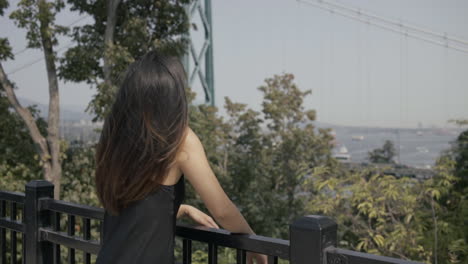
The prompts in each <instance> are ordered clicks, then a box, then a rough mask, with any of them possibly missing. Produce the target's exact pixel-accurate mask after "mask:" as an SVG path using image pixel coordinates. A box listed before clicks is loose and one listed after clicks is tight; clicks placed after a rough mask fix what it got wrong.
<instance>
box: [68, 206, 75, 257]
mask: <svg viewBox="0 0 468 264" xmlns="http://www.w3.org/2000/svg"><path fill="white" fill-rule="evenodd" d="M67 235H68V236H69V237H73V236H74V235H75V216H74V215H68V222H67ZM68 264H75V249H74V248H72V247H69V248H68Z"/></svg>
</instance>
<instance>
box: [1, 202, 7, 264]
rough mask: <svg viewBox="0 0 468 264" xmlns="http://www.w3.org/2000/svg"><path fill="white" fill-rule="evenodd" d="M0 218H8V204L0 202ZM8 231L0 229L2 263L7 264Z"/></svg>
mask: <svg viewBox="0 0 468 264" xmlns="http://www.w3.org/2000/svg"><path fill="white" fill-rule="evenodd" d="M0 217H1V218H5V217H6V202H5V201H0ZM6 251H7V250H6V230H5V228H3V227H0V263H1V264H4V263H5V264H6V261H7V260H6Z"/></svg>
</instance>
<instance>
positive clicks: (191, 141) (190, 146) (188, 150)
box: [177, 127, 203, 163]
mask: <svg viewBox="0 0 468 264" xmlns="http://www.w3.org/2000/svg"><path fill="white" fill-rule="evenodd" d="M187 129H188V131H187V135H186V136H185V139H184V141H183V142H182V146H181V148H180V152H179V154H178V156H177V161H178V163H180V162H184V161H187V160H188V159H189V158H190V154H193V153H196V152H198V151H200V150H203V145H202V143H201V141H200V139H199V138H198V136H197V134H195V132H193V130H192V129H191V128H190V127H188V128H187Z"/></svg>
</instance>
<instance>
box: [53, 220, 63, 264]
mask: <svg viewBox="0 0 468 264" xmlns="http://www.w3.org/2000/svg"><path fill="white" fill-rule="evenodd" d="M52 228H53V230H54V231H57V232H58V231H60V213H59V212H54V213H53V214H52ZM53 255H54V264H60V258H61V253H60V244H56V243H54V249H53Z"/></svg>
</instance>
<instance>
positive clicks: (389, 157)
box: [368, 140, 395, 163]
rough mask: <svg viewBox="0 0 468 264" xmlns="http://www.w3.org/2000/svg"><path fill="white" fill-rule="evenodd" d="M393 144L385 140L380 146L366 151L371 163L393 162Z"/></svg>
mask: <svg viewBox="0 0 468 264" xmlns="http://www.w3.org/2000/svg"><path fill="white" fill-rule="evenodd" d="M394 156H395V146H394V145H393V142H392V141H390V140H386V141H385V143H384V145H383V146H382V148H378V149H374V150H373V151H370V152H369V153H368V159H369V160H370V162H372V163H395V161H394V160H393V158H394Z"/></svg>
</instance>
